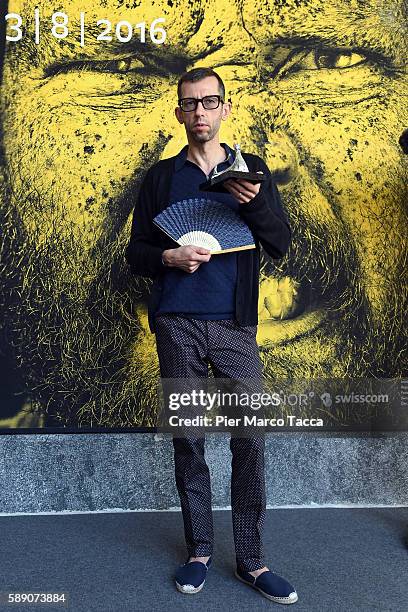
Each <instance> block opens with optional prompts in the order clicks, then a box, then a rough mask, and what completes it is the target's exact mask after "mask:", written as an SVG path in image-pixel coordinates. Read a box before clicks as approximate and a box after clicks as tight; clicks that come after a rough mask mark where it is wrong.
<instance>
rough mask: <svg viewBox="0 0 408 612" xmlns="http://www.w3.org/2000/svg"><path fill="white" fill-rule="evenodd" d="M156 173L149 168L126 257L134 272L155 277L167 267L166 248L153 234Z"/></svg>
mask: <svg viewBox="0 0 408 612" xmlns="http://www.w3.org/2000/svg"><path fill="white" fill-rule="evenodd" d="M154 189H155V181H154V173H153V172H152V168H151V169H150V170H148V172H147V174H146V176H145V178H144V180H143V182H142V184H141V186H140V191H139V195H138V198H137V201H136V205H135V207H134V210H133V218H132V229H131V233H130V240H129V243H128V246H127V247H126V251H125V258H126V261H127V262H128V264H129V266H130V269H131V271H132V273H133V274H135V275H138V276H146V277H149V278H155V277H156V276H157V275H158V274H160V272H162V271H163V270H164V268H165V266H164V264H163V260H162V254H163V251H164V249H163V248H162V247H161V246H160V245H158V244H157V240H156V239H155V237H154V234H153V216H154V212H153V211H154V207H153V203H154Z"/></svg>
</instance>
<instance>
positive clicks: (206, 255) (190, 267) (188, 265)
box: [162, 245, 211, 273]
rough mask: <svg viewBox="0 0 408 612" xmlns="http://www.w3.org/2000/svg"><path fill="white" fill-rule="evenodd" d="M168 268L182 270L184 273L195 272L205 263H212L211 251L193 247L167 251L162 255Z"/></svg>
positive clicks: (181, 247)
mask: <svg viewBox="0 0 408 612" xmlns="http://www.w3.org/2000/svg"><path fill="white" fill-rule="evenodd" d="M162 257H163V261H164V263H165V265H166V266H169V267H173V268H174V267H175V268H180V270H184V272H189V273H192V272H195V271H196V270H197V268H198V267H199V266H200V265H201V264H202V263H203V262H204V261H210V258H211V251H209V250H208V249H203V248H202V247H197V246H193V245H188V246H180V247H178V248H176V249H167V250H166V251H163V254H162Z"/></svg>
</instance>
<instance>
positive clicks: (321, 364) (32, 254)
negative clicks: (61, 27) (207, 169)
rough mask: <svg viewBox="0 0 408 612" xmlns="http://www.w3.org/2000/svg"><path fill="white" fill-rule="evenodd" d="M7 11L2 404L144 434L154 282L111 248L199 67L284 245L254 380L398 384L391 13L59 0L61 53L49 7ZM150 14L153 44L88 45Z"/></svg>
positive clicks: (401, 9) (306, 0)
mask: <svg viewBox="0 0 408 612" xmlns="http://www.w3.org/2000/svg"><path fill="white" fill-rule="evenodd" d="M5 4H6V3H2V5H1V7H0V9H1V10H4V12H6V10H8V11H9V12H16V13H20V14H22V16H23V19H24V22H25V24H26V25H27V28H26V32H25V36H24V39H23V41H22V42H21V43H11V42H8V43H7V48H6V55H5V61H4V68H3V80H2V86H1V91H0V95H1V122H2V150H3V156H2V161H1V177H2V180H1V181H0V189H1V204H2V207H1V227H2V239H3V241H4V242H3V245H2V263H1V277H2V279H1V280H2V282H1V284H0V286H1V295H0V304H1V310H2V316H1V317H0V325H1V327H2V332H3V333H2V341H1V346H2V350H3V352H4V354H5V358H7V364H4V366H2V368H1V372H2V373H5V372H6V374H5V381H4V384H2V389H5V388H6V383H7V387H8V386H9V385H11V383H13V387H14V388H13V389H10V394H9V396H8V397H9V399H8V400H6V398H5V396H4V398H5V399H4V403H5V404H7V405H11V401H12V400H13V403H14V402H16V398H22V399H25V398H26V397H27V398H31V399H32V400H35V401H36V406H37V410H41V411H43V412H46V413H48V414H51V415H53V416H54V419H55V420H56V422H57V423H58V424H60V425H61V426H64V425H71V426H75V425H76V426H105V427H123V426H126V427H129V426H144V425H146V426H154V425H155V422H156V407H155V403H154V397H155V392H156V380H157V377H158V375H159V364H158V361H157V357H156V353H155V345H154V342H153V340H152V334H150V332H149V329H148V322H147V307H146V303H147V301H148V299H149V294H150V290H151V285H150V282H149V281H143V280H140V281H139V280H137V279H136V278H135V279H131V276H130V273H129V271H128V269H127V265H126V262H125V261H124V260H123V251H124V249H125V247H126V243H127V240H128V236H129V230H130V222H131V210H132V208H133V206H134V204H135V197H136V192H137V189H138V187H139V185H140V181H141V178H142V175H143V173H144V172H145V170H146V168H147V166H148V165H150V164H151V163H154V162H155V161H158V160H159V159H160V158H165V157H169V156H170V155H172V154H174V153H176V152H177V151H178V150H179V149H180V148H181V145H180V143H181V140H182V138H183V137H184V135H183V134H182V132H181V128H180V126H179V125H178V123H177V120H176V118H175V117H173V111H172V108H173V105H172V97H173V86H174V82H175V81H176V79H177V75H179V74H180V73H181V72H182V71H183V70H186V69H188V68H191V67H194V65H196V64H197V65H203V64H206V65H211V66H216V68H215V69H216V71H217V72H218V73H219V74H220V75H221V76H222V78H223V81H224V83H225V84H226V87H227V89H228V91H229V93H230V96H231V98H232V100H233V102H234V110H235V112H234V114H233V116H231V118H230V120H229V121H228V122H226V123H225V124H224V125H223V129H224V136H223V140H225V141H226V142H238V143H240V144H241V145H242V147H243V148H244V149H245V150H247V151H251V152H253V153H256V154H259V156H260V157H261V158H262V159H264V160H265V162H266V163H267V165H268V167H269V168H270V170H271V172H272V174H273V176H274V177H275V178H276V181H277V184H278V186H279V190H280V193H281V197H282V200H283V202H284V205H285V209H286V210H287V212H288V217H289V220H290V225H291V227H292V229H293V240H292V243H291V246H290V248H289V251H288V253H287V255H286V256H285V257H284V258H283V259H282V260H281V261H280V262H279V265H277V264H276V262H275V261H274V260H273V259H271V258H270V257H269V256H268V254H267V253H265V252H263V253H262V260H261V274H260V286H259V291H260V299H259V325H258V334H257V340H258V344H259V346H260V353H261V359H262V364H263V371H264V375H265V377H266V378H268V379H270V380H272V381H274V380H279V379H284V380H287V379H299V380H302V379H306V380H307V379H310V378H314V377H315V378H332V377H336V378H347V377H350V378H370V377H377V378H382V377H384V378H394V377H395V378H396V377H400V376H402V377H404V376H405V375H406V373H407V369H408V368H407V352H406V345H407V326H406V314H405V313H406V312H407V309H408V297H407V277H406V270H407V266H406V257H407V250H408V249H407V236H408V220H407V209H406V199H407V184H408V180H407V178H408V177H407V172H408V170H407V163H406V158H405V156H404V154H403V152H402V150H401V149H400V147H399V145H398V139H399V135H400V134H401V132H402V131H403V129H405V128H406V126H407V125H408V116H407V113H408V109H407V105H406V103H405V101H406V98H407V93H408V80H407V76H406V58H407V50H408V49H407V41H408V36H407V23H408V20H407V5H406V2H405V0H396V1H395V2H393V3H391V4H390V3H389V2H387V1H386V0H384V1H381V0H367V1H366V2H363V3H362V2H360V3H358V2H352V1H351V0H334V1H333V2H330V3H328V2H324V1H323V0H303V1H300V2H294V1H288V2H285V3H282V2H279V1H278V0H268V2H264V3H253V2H249V0H248V1H246V2H243V3H242V2H234V1H233V0H228V1H226V2H225V3H222V4H220V3H219V2H215V0H214V1H210V0H208V1H204V0H203V1H201V0H195V1H194V2H187V0H174V2H172V3H170V4H169V3H168V2H167V0H163V1H162V0H156V1H155V2H149V3H148V2H145V1H142V2H140V3H139V4H138V6H137V7H135V8H129V9H127V8H126V6H125V3H122V2H117V1H116V0H88V1H87V2H86V7H85V9H84V3H83V2H79V1H77V0H67V1H66V2H65V3H64V10H65V11H66V12H67V13H68V14H69V15H70V35H69V37H68V38H67V39H66V40H61V39H56V38H53V37H52V36H51V34H50V27H49V24H50V18H51V14H52V12H53V10H54V9H53V8H52V6H51V5H48V4H47V3H38V2H37V1H36V0H12V1H10V2H9V6H8V9H7V8H5ZM36 6H40V9H41V16H42V24H43V26H44V27H43V28H42V30H41V32H42V35H41V40H40V44H38V45H36V44H35V42H34V39H33V14H34V13H33V11H34V9H35V7H36ZM80 10H86V24H87V28H86V37H85V45H84V46H83V47H81V46H80V45H79V39H78V32H79V29H78V20H79V11H80ZM161 16H163V17H164V18H165V19H166V22H165V29H166V33H167V39H166V42H165V43H164V44H163V45H161V46H155V47H152V46H149V45H147V44H146V46H145V47H143V48H142V49H141V48H140V45H139V46H137V45H136V44H133V40H132V41H131V42H129V43H120V45H118V44H115V39H114V37H113V40H112V41H111V42H108V41H105V42H96V40H95V36H94V32H93V31H92V30H91V25H93V26H94V25H95V24H96V22H97V20H98V19H103V18H108V19H110V20H111V22H112V24H114V25H115V24H117V23H118V21H119V20H121V19H126V20H128V21H129V22H131V23H134V24H135V23H141V22H146V23H147V24H148V25H149V24H150V23H151V22H152V21H153V19H156V18H158V17H161ZM112 32H113V30H112ZM10 34H11V32H10ZM134 40H135V41H136V42H137V36H135V37H134ZM177 130H180V133H179V135H178V132H177ZM135 294H137V295H138V296H139V300H138V301H136V300H135ZM6 365H7V367H6Z"/></svg>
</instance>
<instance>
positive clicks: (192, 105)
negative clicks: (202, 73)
mask: <svg viewBox="0 0 408 612" xmlns="http://www.w3.org/2000/svg"><path fill="white" fill-rule="evenodd" d="M199 102H201V104H202V105H203V108H205V110H214V109H215V108H218V107H219V105H220V102H222V103H224V100H223V99H222V98H221V96H204V98H182V99H181V100H179V101H178V103H179V106H180V108H181V110H182V111H184V112H185V113H190V112H191V111H195V110H196V108H197V106H198V103H199Z"/></svg>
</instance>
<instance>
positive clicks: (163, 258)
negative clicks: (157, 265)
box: [162, 250, 169, 266]
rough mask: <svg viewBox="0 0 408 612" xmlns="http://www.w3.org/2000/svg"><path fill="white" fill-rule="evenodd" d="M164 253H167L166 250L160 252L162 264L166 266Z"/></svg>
mask: <svg viewBox="0 0 408 612" xmlns="http://www.w3.org/2000/svg"><path fill="white" fill-rule="evenodd" d="M166 253H167V250H166V251H163V252H162V264H163V266H168V265H169V264H168V263H167V262H166V260H165V255H166Z"/></svg>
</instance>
